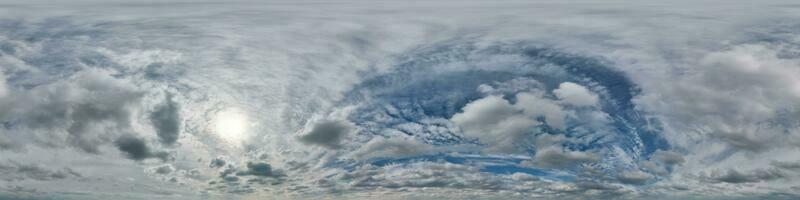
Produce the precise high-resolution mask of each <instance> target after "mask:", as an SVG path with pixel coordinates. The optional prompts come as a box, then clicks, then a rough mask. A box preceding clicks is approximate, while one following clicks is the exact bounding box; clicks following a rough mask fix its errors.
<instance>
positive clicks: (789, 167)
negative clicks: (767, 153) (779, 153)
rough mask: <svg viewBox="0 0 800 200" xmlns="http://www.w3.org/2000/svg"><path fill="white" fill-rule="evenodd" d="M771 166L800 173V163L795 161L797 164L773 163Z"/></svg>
mask: <svg viewBox="0 0 800 200" xmlns="http://www.w3.org/2000/svg"><path fill="white" fill-rule="evenodd" d="M769 164H770V165H772V166H774V167H777V168H781V169H785V170H792V171H800V161H795V162H787V161H772V162H770V163H769Z"/></svg>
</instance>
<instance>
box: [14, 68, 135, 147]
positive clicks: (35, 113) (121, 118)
mask: <svg viewBox="0 0 800 200" xmlns="http://www.w3.org/2000/svg"><path fill="white" fill-rule="evenodd" d="M142 96H143V94H142V92H139V91H138V90H137V89H136V88H135V87H134V86H132V85H130V84H129V83H127V82H125V81H122V80H118V79H116V78H113V77H111V76H109V74H108V73H107V72H104V71H100V70H86V71H84V72H81V73H78V74H76V75H75V76H73V77H71V78H70V79H66V80H63V81H59V82H55V83H53V84H49V85H42V86H38V87H35V88H33V89H31V90H29V91H26V92H24V93H19V94H17V95H14V96H13V97H10V99H8V100H7V101H3V102H2V103H3V104H6V105H3V107H7V108H9V109H7V110H6V109H4V111H2V112H4V114H3V115H0V117H2V119H0V120H2V121H6V122H11V121H14V122H18V123H14V126H17V127H20V128H21V130H26V131H29V133H30V134H27V135H26V137H30V138H29V139H28V140H33V141H36V144H40V145H42V146H49V147H63V146H72V147H75V148H78V149H80V150H83V151H85V152H90V153H100V152H99V150H98V147H99V146H101V145H104V144H108V143H109V142H110V141H111V140H112V138H115V136H117V135H120V134H123V133H127V132H131V131H132V130H131V118H132V115H133V113H134V112H135V111H133V107H135V106H136V105H137V104H138V103H139V100H140V99H141V97H142ZM17 130H20V129H17ZM25 141H26V140H20V141H19V142H25Z"/></svg>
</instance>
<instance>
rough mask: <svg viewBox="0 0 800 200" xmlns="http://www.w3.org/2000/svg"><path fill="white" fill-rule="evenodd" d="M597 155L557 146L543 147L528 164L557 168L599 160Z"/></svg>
mask: <svg viewBox="0 0 800 200" xmlns="http://www.w3.org/2000/svg"><path fill="white" fill-rule="evenodd" d="M597 160H598V158H597V156H596V155H594V154H592V153H589V152H582V151H570V150H563V149H560V148H557V147H548V148H543V149H541V150H539V151H537V152H536V155H535V156H534V157H533V160H532V161H530V162H527V163H526V164H528V165H535V166H541V167H547V168H557V167H564V166H569V165H575V164H580V163H586V162H593V161H597Z"/></svg>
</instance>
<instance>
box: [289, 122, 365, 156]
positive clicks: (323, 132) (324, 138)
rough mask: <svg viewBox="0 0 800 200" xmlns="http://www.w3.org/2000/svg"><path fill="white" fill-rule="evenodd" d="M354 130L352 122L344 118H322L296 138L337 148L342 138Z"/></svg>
mask: <svg viewBox="0 0 800 200" xmlns="http://www.w3.org/2000/svg"><path fill="white" fill-rule="evenodd" d="M354 130H355V127H354V126H353V125H352V123H350V122H348V121H345V120H322V121H318V122H315V123H314V125H313V127H311V128H310V130H308V131H307V132H306V133H304V134H302V135H300V136H299V137H298V139H299V140H300V142H302V143H304V144H310V145H319V146H322V147H325V148H328V149H338V148H341V146H342V144H341V143H342V140H344V139H345V137H347V135H348V134H350V132H352V131H354Z"/></svg>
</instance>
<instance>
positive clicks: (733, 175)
mask: <svg viewBox="0 0 800 200" xmlns="http://www.w3.org/2000/svg"><path fill="white" fill-rule="evenodd" d="M786 177H787V174H786V173H784V172H782V171H780V170H778V169H755V170H751V171H747V172H740V171H739V170H736V169H728V170H727V171H725V172H720V171H713V172H711V173H709V174H708V175H702V176H701V178H703V179H704V180H706V181H708V182H712V183H733V184H739V183H754V182H762V181H771V180H776V179H781V178H786Z"/></svg>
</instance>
